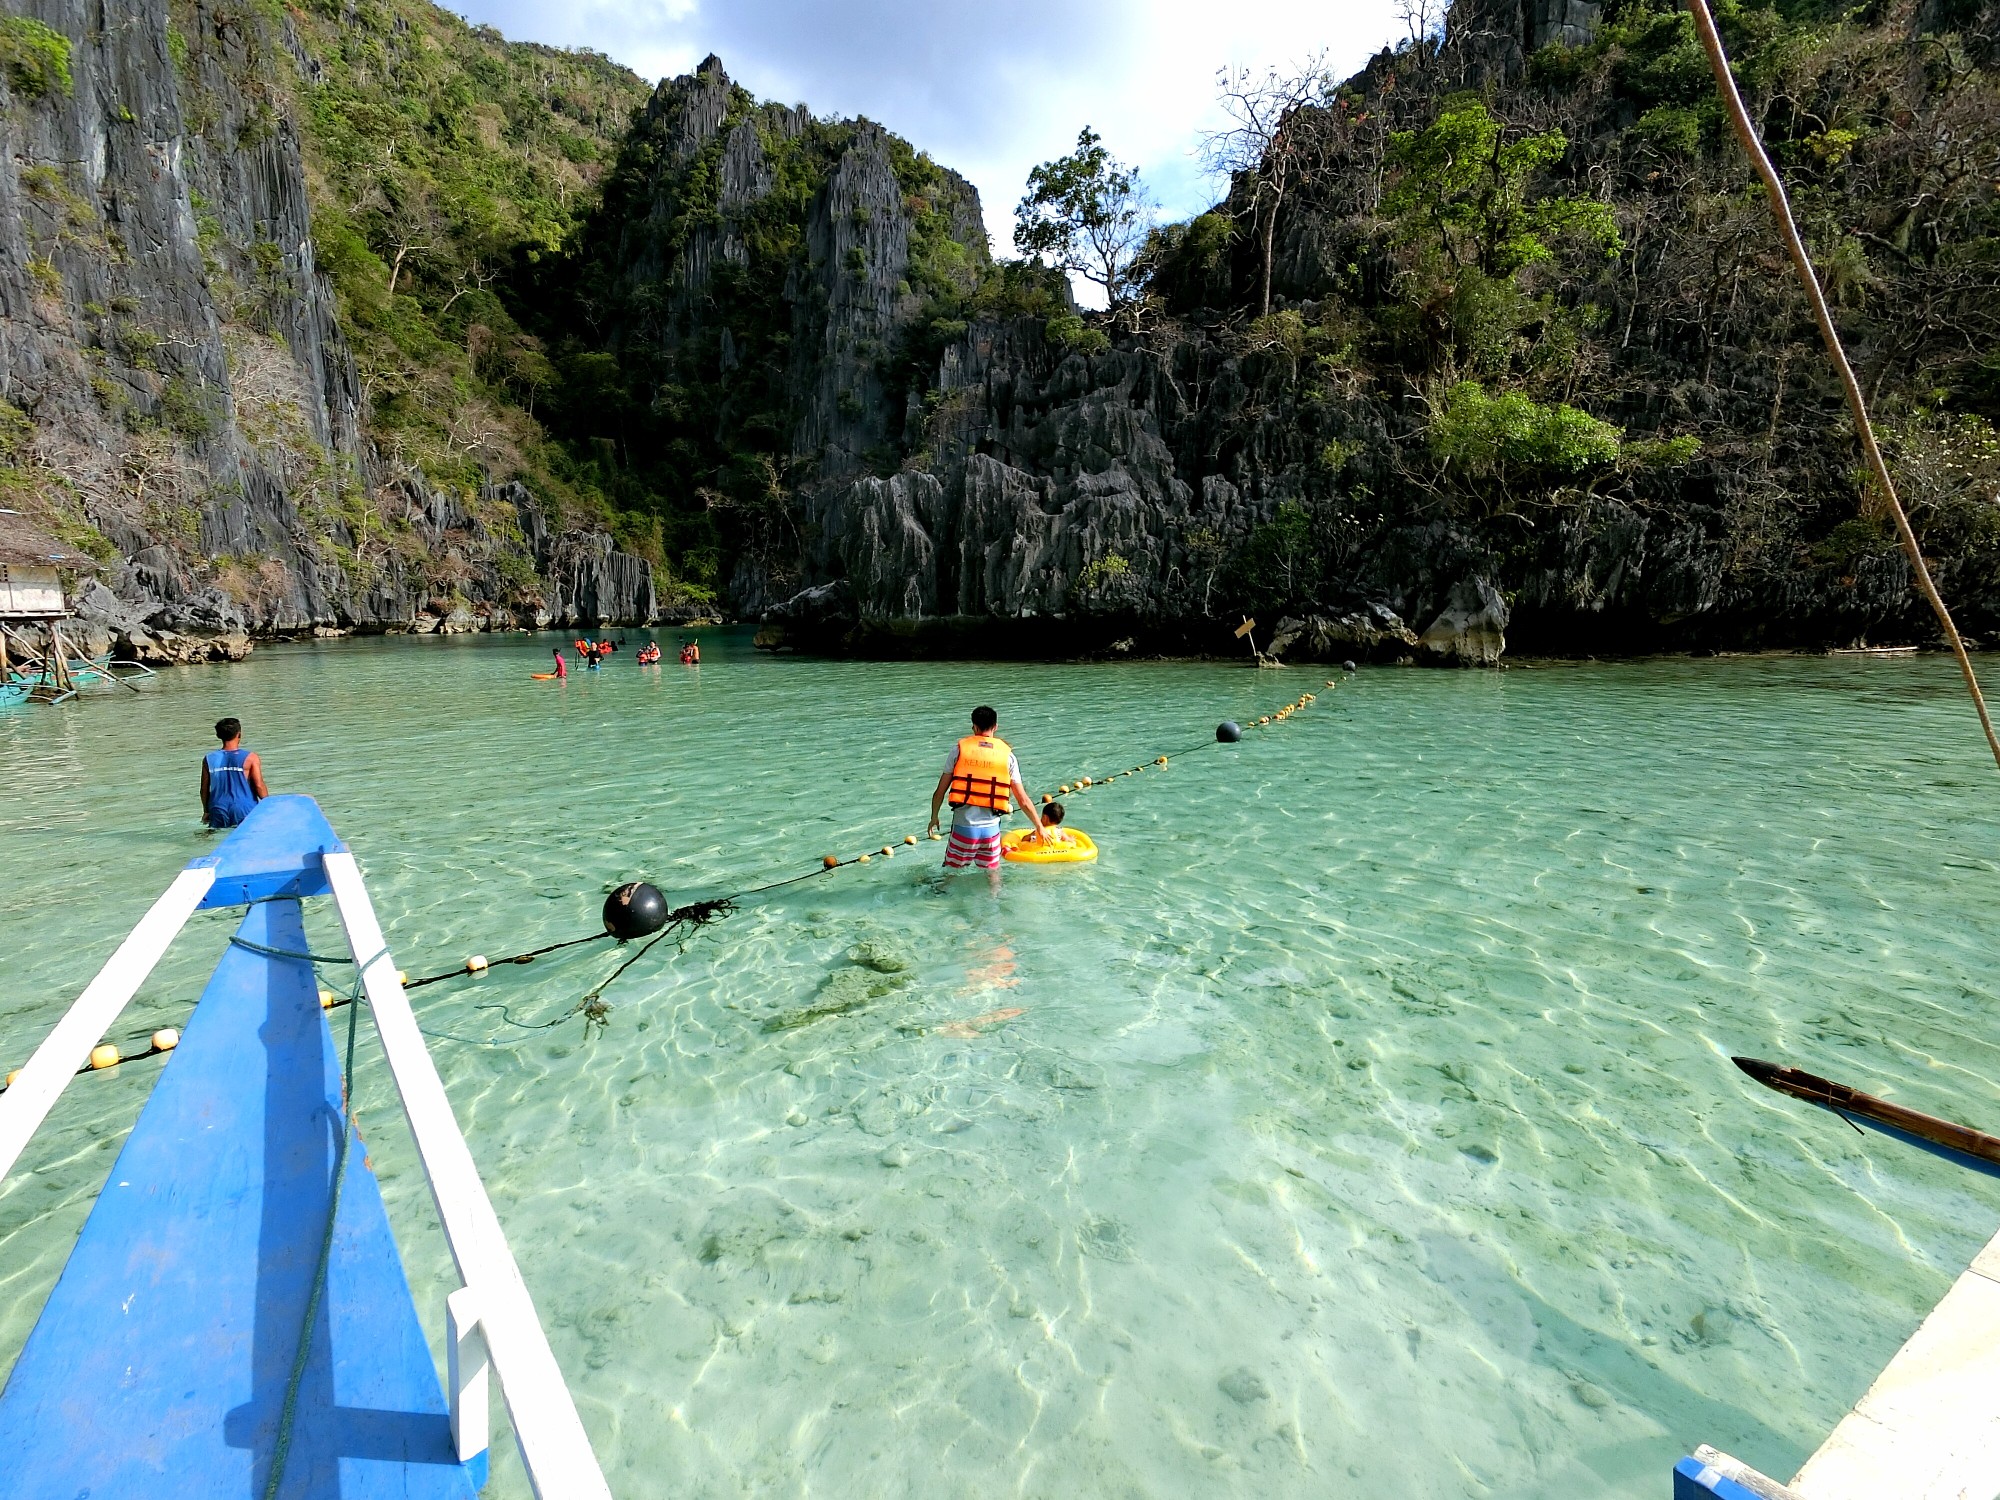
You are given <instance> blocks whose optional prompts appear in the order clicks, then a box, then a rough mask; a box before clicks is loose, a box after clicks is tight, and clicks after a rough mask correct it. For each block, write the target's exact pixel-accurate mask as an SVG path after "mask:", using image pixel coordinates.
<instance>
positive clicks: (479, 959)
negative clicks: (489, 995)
mask: <svg viewBox="0 0 2000 1500" xmlns="http://www.w3.org/2000/svg"><path fill="white" fill-rule="evenodd" d="M486 968H487V965H486V955H485V954H484V953H475V954H473V955H472V957H470V958H468V959H467V960H466V961H465V972H466V973H468V974H484V973H485V972H486Z"/></svg>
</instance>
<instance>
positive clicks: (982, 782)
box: [930, 706, 1042, 870]
mask: <svg viewBox="0 0 2000 1500" xmlns="http://www.w3.org/2000/svg"><path fill="white" fill-rule="evenodd" d="M999 722H1000V716H999V715H998V714H996V713H994V712H993V710H992V709H990V708H986V707H984V706H982V707H979V708H975V709H974V710H973V711H972V733H971V734H969V735H967V736H966V737H965V738H964V739H962V740H960V741H959V742H958V744H957V745H956V746H955V747H954V748H953V750H952V753H951V758H950V759H949V760H947V761H946V762H945V766H944V774H943V775H942V776H940V777H938V783H937V789H936V790H935V791H933V792H932V793H931V826H930V831H931V832H932V833H936V832H937V828H938V811H939V809H940V808H942V807H943V806H944V804H945V802H946V801H947V800H949V801H950V803H951V839H950V842H948V843H947V844H946V845H945V849H944V867H945V868H946V869H947V870H964V869H969V868H971V867H972V866H974V865H977V866H978V867H979V868H980V869H982V870H998V869H999V868H1000V819H1001V818H1002V817H1003V816H1005V814H1006V813H1007V811H1008V798H1009V797H1010V796H1011V797H1012V798H1013V800H1014V801H1015V802H1016V803H1018V804H1019V805H1020V808H1021V811H1022V812H1024V813H1026V814H1027V815H1028V819H1029V821H1030V822H1032V823H1033V824H1034V825H1035V827H1036V829H1038V830H1039V829H1040V828H1041V826H1042V820H1041V817H1040V815H1039V814H1037V813H1036V811H1035V799H1034V798H1032V797H1030V796H1029V795H1028V789H1027V788H1026V787H1024V786H1023V785H1021V765H1020V762H1019V761H1017V760H1015V758H1014V751H1013V749H1012V747H1011V746H1009V745H1008V743H1007V742H1006V741H1005V740H1003V739H1001V738H1000V736H999V735H997V734H995V733H994V732H993V731H994V729H995V727H996V726H997V725H998V724H999Z"/></svg>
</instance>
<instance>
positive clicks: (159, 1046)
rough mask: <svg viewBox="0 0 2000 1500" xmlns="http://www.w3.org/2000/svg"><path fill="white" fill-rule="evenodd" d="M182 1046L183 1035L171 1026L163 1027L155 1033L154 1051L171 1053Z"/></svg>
mask: <svg viewBox="0 0 2000 1500" xmlns="http://www.w3.org/2000/svg"><path fill="white" fill-rule="evenodd" d="M180 1044H181V1034H180V1033H179V1032H178V1031H176V1030H174V1028H173V1027H171V1026H165V1027H162V1028H161V1029H160V1030H158V1031H156V1032H154V1033H153V1050H154V1051H155V1052H171V1051H173V1050H174V1048H176V1047H178V1046H179V1045H180Z"/></svg>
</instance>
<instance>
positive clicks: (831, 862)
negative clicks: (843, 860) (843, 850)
mask: <svg viewBox="0 0 2000 1500" xmlns="http://www.w3.org/2000/svg"><path fill="white" fill-rule="evenodd" d="M820 863H821V864H823V865H825V866H826V867H827V868H828V869H829V870H831V869H832V868H833V867H834V866H835V865H837V864H839V863H840V856H839V855H838V854H829V855H828V856H827V857H826V858H825V859H823V860H821V861H820Z"/></svg>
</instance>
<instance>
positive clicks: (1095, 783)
mask: <svg viewBox="0 0 2000 1500" xmlns="http://www.w3.org/2000/svg"><path fill="white" fill-rule="evenodd" d="M1326 685H1327V686H1328V687H1329V688H1335V687H1338V686H1339V682H1338V680H1337V679H1334V678H1328V679H1327V683H1326ZM1318 698H1319V695H1318V694H1317V693H1302V694H1301V695H1300V696H1299V697H1297V698H1295V699H1293V700H1292V701H1291V702H1290V703H1287V704H1285V705H1284V706H1283V707H1281V708H1278V709H1274V710H1273V711H1272V712H1270V713H1267V714H1263V715H1260V716H1259V717H1257V718H1255V719H1250V720H1245V721H1244V722H1243V723H1242V724H1241V725H1240V726H1238V727H1239V728H1240V729H1241V731H1242V732H1243V733H1245V734H1248V733H1249V732H1250V731H1251V730H1253V729H1266V728H1271V727H1273V726H1275V725H1278V724H1282V723H1283V722H1284V721H1285V720H1287V719H1289V718H1291V717H1292V716H1293V715H1294V714H1297V713H1300V712H1303V711H1304V710H1305V709H1307V708H1309V707H1310V706H1311V705H1312V704H1313V703H1314V702H1316V701H1317V700H1318ZM1220 743H1224V742H1223V741H1221V740H1218V739H1207V740H1201V741H1198V742H1197V743H1195V744H1192V745H1189V746H1187V747H1186V748H1185V749H1181V750H1175V751H1172V752H1170V753H1168V754H1166V755H1156V756H1154V757H1153V758H1152V759H1150V760H1146V761H1141V762H1140V763H1139V764H1138V765H1136V766H1132V767H1130V768H1129V769H1125V770H1118V771H1112V772H1111V773H1109V774H1108V775H1105V776H1078V777H1076V778H1074V779H1072V780H1070V781H1065V782H1063V783H1062V784H1061V785H1060V787H1059V789H1058V791H1057V792H1055V793H1052V794H1049V795H1045V796H1044V797H1043V798H1042V802H1043V804H1044V805H1046V804H1047V803H1049V802H1052V801H1054V800H1055V798H1056V797H1057V796H1064V797H1074V796H1077V795H1080V794H1081V793H1083V792H1086V791H1090V790H1093V789H1097V788H1102V787H1107V786H1109V785H1111V784H1112V783H1113V782H1116V781H1121V780H1124V779H1125V778H1127V777H1132V776H1137V775H1138V774H1139V773H1140V772H1142V771H1164V770H1166V769H1168V768H1169V767H1170V766H1171V765H1172V764H1173V762H1174V761H1176V760H1178V759H1180V758H1181V757H1183V756H1186V755H1191V754H1193V753H1194V752H1195V751H1197V750H1202V749H1206V748H1208V747H1209V746H1211V745H1215V744H1220ZM930 837H931V838H932V839H934V840H935V839H939V838H941V837H942V835H941V834H932V835H930ZM919 842H920V840H919V839H918V837H917V835H915V834H913V833H912V834H905V835H904V836H903V839H902V840H901V842H900V843H888V844H884V845H882V846H881V848H879V849H873V850H869V851H867V852H865V853H861V854H853V855H849V856H847V857H846V858H842V857H841V856H840V855H837V854H829V855H826V856H824V857H823V858H822V859H821V860H820V863H819V866H818V868H816V869H812V870H807V871H806V872H805V873H803V874H800V875H788V876H786V877H784V878H783V879H780V880H772V881H768V882H766V883H765V884H763V885H753V886H748V887H746V888H744V889H742V890H739V891H733V892H731V893H730V894H728V895H726V896H712V897H708V898H706V899H704V900H701V901H691V902H689V903H688V904H687V905H686V906H678V907H675V908H674V909H673V910H672V911H670V912H668V913H667V920H666V924H665V926H663V927H662V928H661V929H660V931H658V932H657V933H654V934H653V935H651V936H650V937H648V938H647V939H646V940H645V941H644V942H643V943H641V944H640V945H639V947H638V949H637V950H636V951H635V952H634V953H632V954H631V956H629V957H628V958H626V959H625V961H624V962H623V963H621V964H619V965H618V967H617V968H615V969H613V970H612V971H611V972H610V973H609V974H608V975H606V976H605V977H604V978H603V979H602V980H600V981H599V982H598V983H596V984H595V985H592V986H591V987H590V989H588V990H586V991H585V992H584V994H583V996H582V998H581V999H579V1000H578V1001H577V1002H576V1003H575V1004H574V1005H572V1006H570V1007H569V1008H568V1009H567V1010H564V1011H563V1012H562V1013H561V1014H559V1015H557V1016H555V1017H554V1018H552V1019H550V1020H546V1021H517V1020H515V1019H514V1016H513V1013H512V1009H511V1007H510V1006H508V1005H505V1004H500V1003H490V1004H483V1005H479V1006H476V1007H475V1008H476V1009H478V1010H497V1011H499V1012H500V1019H501V1020H502V1022H504V1023H505V1024H506V1025H508V1026H512V1027H514V1028H515V1029H516V1030H519V1031H547V1030H549V1029H551V1028H552V1027H556V1026H560V1025H562V1024H563V1022H565V1021H568V1020H570V1019H572V1018H573V1017H576V1016H579V1015H580V1016H582V1017H583V1020H584V1025H585V1028H586V1029H590V1028H599V1029H601V1028H602V1027H603V1026H605V1025H606V1024H607V1023H608V1021H609V1019H610V1016H611V1007H610V1006H609V1005H607V1004H606V1003H605V1002H604V998H603V997H604V992H605V991H606V990H607V989H609V988H610V987H611V986H612V985H613V984H614V983H616V982H617V981H618V979H620V978H621V977H622V976H623V975H624V974H625V972H626V971H627V970H628V969H630V968H631V967H632V966H633V965H634V964H636V963H638V962H639V960H640V959H642V958H644V957H645V956H646V955H647V954H648V953H650V952H651V951H652V950H653V945H654V944H656V943H658V942H660V941H661V940H663V939H666V938H672V939H674V940H675V947H676V951H678V952H683V953H684V952H686V951H687V945H688V942H689V941H690V940H691V939H692V938H693V937H694V936H695V934H696V933H698V932H699V931H700V930H701V929H702V928H704V927H708V926H710V925H711V924H713V923H716V922H719V921H721V920H722V919H723V918H724V917H727V916H730V915H732V914H733V913H734V912H735V911H736V910H737V907H738V904H739V903H741V902H743V901H747V900H749V899H750V898H751V897H753V896H762V895H765V894H767V893H769V892H771V891H780V890H784V889H785V888H786V887H788V886H794V885H803V884H804V883H805V882H806V881H809V880H818V879H819V878H820V877H822V876H824V875H830V874H831V873H833V871H835V870H843V869H846V868H847V867H848V866H850V865H865V864H870V863H873V862H874V861H875V860H877V859H889V858H893V857H894V856H895V854H896V852H897V850H898V849H899V848H913V847H915V846H916V845H917V844H918V843H919ZM615 936H616V934H615V933H611V932H593V933H589V934H586V935H585V936H583V937H575V938H566V939H564V940H563V941H562V942H559V943H547V944H544V945H543V946H542V947H539V948H530V949H529V950H528V951H527V952H525V953H516V954H513V955H510V956H509V957H506V958H494V959H488V958H485V957H483V956H475V957H473V958H469V959H467V960H466V961H465V962H464V963H462V964H460V965H459V966H458V967H457V968H455V969H446V970H443V971H442V972H440V973H436V974H426V975H424V976H423V977H421V978H418V979H411V978H409V977H408V976H406V975H404V974H401V973H400V972H399V973H398V974H397V976H396V977H397V980H398V981H399V982H400V983H401V984H402V986H403V988H404V989H405V990H406V991H407V990H415V989H421V988H423V987H424V986H425V985H427V984H438V983H440V982H442V981H444V980H447V979H461V978H465V977H467V976H470V975H477V974H482V973H484V972H485V971H486V970H488V969H491V968H497V967H499V966H500V965H502V964H530V963H533V962H534V961H535V960H536V959H538V958H541V957H543V956H545V955H547V954H550V953H559V952H561V951H562V950H563V949H565V948H578V947H582V946H584V945H585V944H588V943H600V942H603V941H604V940H605V939H606V938H611V937H615ZM229 941H230V942H231V943H232V944H233V945H235V946H236V947H239V948H245V949H248V950H249V951H250V952H252V953H260V954H263V955H264V956H265V957H267V958H285V959H294V960H297V961H298V962H301V963H310V964H313V965H315V966H316V967H317V966H319V965H323V964H341V965H351V964H353V963H354V960H353V959H352V958H346V957H340V956H336V955H329V954H323V953H312V952H294V951H293V950H291V949H288V948H272V947H267V946H266V945H264V944H262V943H254V942H251V941H250V940H249V939H248V938H242V937H235V936H232V937H231V938H230V939H229ZM360 997H361V979H360V974H359V971H358V970H357V972H356V975H355V980H354V986H353V988H352V989H350V991H349V992H348V993H347V994H345V995H341V994H338V993H336V992H334V991H332V990H327V989H321V990H320V992H319V999H320V1008H321V1009H322V1010H327V1011H333V1010H339V1009H341V1008H342V1007H345V1006H351V1005H353V1004H355V1003H356V1001H357V1000H358V999H359V998H360ZM350 1027H351V1019H350ZM417 1029H418V1030H419V1031H421V1032H423V1034H424V1035H425V1036H428V1037H436V1038H439V1039H440V1040H444V1041H452V1042H460V1043H464V1044H466V1045H468V1046H482V1047H492V1046H498V1045H500V1044H499V1043H498V1042H497V1041H492V1040H489V1041H485V1042H474V1041H473V1040H472V1038H469V1037H462V1036H457V1035H454V1034H453V1033H451V1032H448V1031H433V1030H430V1029H428V1028H426V1027H423V1026H421V1025H420V1026H419V1027H418V1028H417ZM163 1038H171V1040H168V1041H166V1042H165V1044H164V1045H162V1039H163ZM178 1044H179V1033H178V1032H176V1031H172V1030H171V1029H168V1030H162V1031H156V1032H154V1033H153V1045H152V1046H151V1047H149V1048H148V1049H147V1050H146V1051H143V1052H133V1053H130V1054H126V1055H120V1054H119V1053H118V1051H117V1048H116V1047H114V1046H113V1045H112V1044H111V1043H109V1042H106V1043H104V1044H103V1045H102V1046H100V1047H98V1048H97V1050H96V1051H94V1052H93V1053H91V1060H90V1061H89V1062H88V1063H86V1064H84V1066H83V1067H81V1068H78V1069H77V1073H78V1074H79V1075H80V1074H83V1073H94V1072H102V1071H103V1070H105V1069H107V1068H110V1067H114V1066H116V1065H117V1064H118V1063H121V1062H137V1061H139V1060H141V1059H143V1058H148V1057H157V1056H159V1055H160V1054H161V1053H163V1052H171V1051H172V1050H173V1049H174V1047H175V1046H177V1045H178ZM103 1054H109V1055H108V1056H102V1055H103ZM101 1056H102V1060H100V1057H101ZM13 1076H14V1075H13V1074H9V1075H8V1077H9V1079H10V1080H11V1078H12V1077H13ZM6 1088H7V1086H6V1085H0V1093H5V1092H6Z"/></svg>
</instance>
